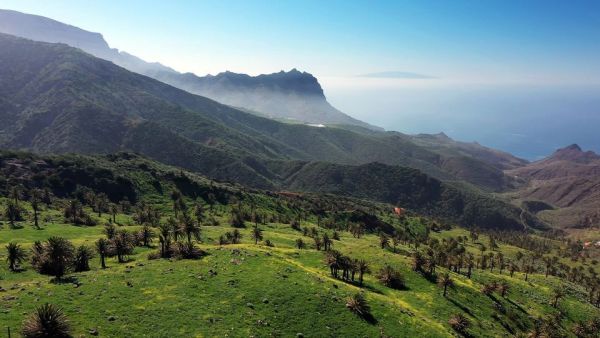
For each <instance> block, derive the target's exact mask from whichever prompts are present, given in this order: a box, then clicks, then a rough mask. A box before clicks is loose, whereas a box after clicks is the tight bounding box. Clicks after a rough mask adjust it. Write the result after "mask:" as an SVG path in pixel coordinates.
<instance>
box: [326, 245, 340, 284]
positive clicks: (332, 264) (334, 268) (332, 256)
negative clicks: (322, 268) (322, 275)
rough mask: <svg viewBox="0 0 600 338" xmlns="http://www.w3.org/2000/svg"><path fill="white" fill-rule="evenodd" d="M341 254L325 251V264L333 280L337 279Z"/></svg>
mask: <svg viewBox="0 0 600 338" xmlns="http://www.w3.org/2000/svg"><path fill="white" fill-rule="evenodd" d="M341 261H342V254H341V253H340V252H339V251H336V250H330V251H327V253H326V255H325V263H326V264H327V266H329V271H330V272H331V275H332V276H333V277H335V278H337V277H338V271H339V268H340V266H341Z"/></svg>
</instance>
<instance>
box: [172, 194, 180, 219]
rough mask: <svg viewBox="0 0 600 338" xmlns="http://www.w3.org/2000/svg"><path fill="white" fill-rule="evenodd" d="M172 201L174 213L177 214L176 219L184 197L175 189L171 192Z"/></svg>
mask: <svg viewBox="0 0 600 338" xmlns="http://www.w3.org/2000/svg"><path fill="white" fill-rule="evenodd" d="M171 201H173V212H174V213H175V217H177V216H178V213H179V211H180V210H181V204H182V203H181V201H182V196H181V192H180V191H179V190H177V189H175V190H173V191H171Z"/></svg>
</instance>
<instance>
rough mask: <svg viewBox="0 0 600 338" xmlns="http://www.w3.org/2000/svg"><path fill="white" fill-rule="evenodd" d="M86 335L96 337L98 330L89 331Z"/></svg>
mask: <svg viewBox="0 0 600 338" xmlns="http://www.w3.org/2000/svg"><path fill="white" fill-rule="evenodd" d="M88 333H89V334H91V335H92V336H97V335H98V329H89V330H88Z"/></svg>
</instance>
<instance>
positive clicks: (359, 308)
mask: <svg viewBox="0 0 600 338" xmlns="http://www.w3.org/2000/svg"><path fill="white" fill-rule="evenodd" d="M346 307H347V308H348V309H349V310H350V311H352V312H353V313H355V314H356V315H358V316H360V317H363V318H364V317H367V316H369V315H370V312H371V308H370V307H369V304H367V300H366V299H365V297H364V296H363V294H362V293H355V294H354V295H352V296H350V297H348V298H346Z"/></svg>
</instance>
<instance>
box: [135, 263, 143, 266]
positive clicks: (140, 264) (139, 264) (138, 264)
mask: <svg viewBox="0 0 600 338" xmlns="http://www.w3.org/2000/svg"><path fill="white" fill-rule="evenodd" d="M136 265H137V266H144V263H137V264H136Z"/></svg>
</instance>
